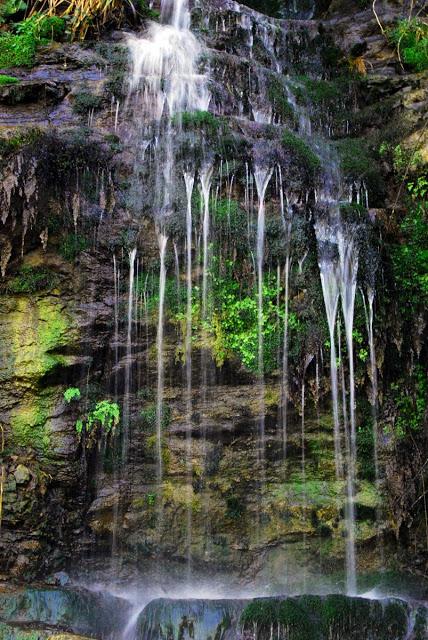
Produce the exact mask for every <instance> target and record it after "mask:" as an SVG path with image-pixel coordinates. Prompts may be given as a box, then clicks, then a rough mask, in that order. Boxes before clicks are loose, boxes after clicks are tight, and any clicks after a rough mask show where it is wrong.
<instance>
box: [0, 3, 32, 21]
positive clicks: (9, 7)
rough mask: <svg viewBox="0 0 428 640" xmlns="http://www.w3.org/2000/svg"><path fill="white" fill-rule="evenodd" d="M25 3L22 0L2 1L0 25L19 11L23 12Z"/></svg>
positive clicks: (25, 6)
mask: <svg viewBox="0 0 428 640" xmlns="http://www.w3.org/2000/svg"><path fill="white" fill-rule="evenodd" d="M26 8H27V3H26V2H23V0H3V3H2V4H1V6H0V25H1V24H4V23H5V22H6V21H8V20H9V19H10V18H12V17H13V16H15V15H16V14H17V13H19V12H21V11H25V10H26Z"/></svg>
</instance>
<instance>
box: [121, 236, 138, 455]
mask: <svg viewBox="0 0 428 640" xmlns="http://www.w3.org/2000/svg"><path fill="white" fill-rule="evenodd" d="M136 258H137V249H136V248H134V249H132V250H131V251H130V252H129V285H128V316H127V318H128V319H127V332H126V360H125V391H124V402H123V440H122V462H123V464H126V461H127V458H128V449H129V426H130V393H131V369H132V362H131V358H132V325H133V313H134V278H135V260H136Z"/></svg>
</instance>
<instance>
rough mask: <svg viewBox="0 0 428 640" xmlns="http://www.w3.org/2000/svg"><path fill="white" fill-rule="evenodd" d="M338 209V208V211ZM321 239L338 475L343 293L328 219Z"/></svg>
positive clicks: (319, 234)
mask: <svg viewBox="0 0 428 640" xmlns="http://www.w3.org/2000/svg"><path fill="white" fill-rule="evenodd" d="M335 213H336V212H335ZM315 232H316V235H317V240H318V247H319V249H318V264H319V269H320V277H321V286H322V292H323V297H324V305H325V309H326V315H327V324H328V330H329V336H330V380H331V395H332V404H333V429H334V451H335V466H336V476H337V477H338V478H340V477H341V476H342V473H343V461H342V445H341V437H340V422H339V391H338V379H337V362H336V342H335V328H336V318H337V312H338V307H339V296H340V266H339V264H338V259H337V246H336V245H335V244H334V243H335V232H333V233H332V230H331V228H330V227H329V226H328V225H327V226H326V225H325V223H318V224H317V225H316V226H315Z"/></svg>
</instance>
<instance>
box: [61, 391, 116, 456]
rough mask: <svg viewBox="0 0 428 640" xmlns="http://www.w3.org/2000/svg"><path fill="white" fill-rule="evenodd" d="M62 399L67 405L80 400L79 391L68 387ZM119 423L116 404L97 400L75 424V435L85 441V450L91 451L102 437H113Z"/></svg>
mask: <svg viewBox="0 0 428 640" xmlns="http://www.w3.org/2000/svg"><path fill="white" fill-rule="evenodd" d="M64 399H65V401H66V402H67V404H70V403H71V402H74V401H77V402H78V401H79V400H80V399H81V392H80V389H78V388H77V387H70V388H69V389H66V391H65V392H64ZM119 421H120V408H119V405H118V404H117V403H116V402H111V401H110V400H99V401H98V402H96V403H95V404H94V406H93V408H92V409H91V410H90V411H89V412H87V413H85V414H84V415H81V416H80V417H79V418H78V419H77V420H76V424H75V428H76V433H77V434H78V436H79V439H80V440H82V439H83V438H84V439H85V446H86V448H87V449H92V448H93V447H94V445H95V443H96V442H97V440H98V439H99V437H101V436H102V435H104V436H106V437H109V436H114V435H115V433H116V430H117V427H118V425H119Z"/></svg>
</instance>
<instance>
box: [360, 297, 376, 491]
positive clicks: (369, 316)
mask: <svg viewBox="0 0 428 640" xmlns="http://www.w3.org/2000/svg"><path fill="white" fill-rule="evenodd" d="M367 300H368V309H367V305H366V302H365V298H364V296H363V301H364V309H365V312H366V325H367V335H368V339H369V354H370V380H371V384H372V398H371V405H372V418H373V458H374V465H375V479H376V484H377V485H378V484H379V453H378V448H379V435H378V426H377V421H378V402H379V400H378V395H379V392H378V381H377V364H376V348H375V343H374V330H373V323H374V300H375V291H374V289H373V288H372V287H368V289H367Z"/></svg>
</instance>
